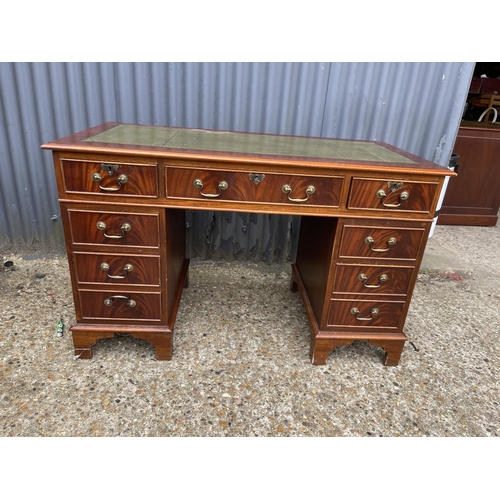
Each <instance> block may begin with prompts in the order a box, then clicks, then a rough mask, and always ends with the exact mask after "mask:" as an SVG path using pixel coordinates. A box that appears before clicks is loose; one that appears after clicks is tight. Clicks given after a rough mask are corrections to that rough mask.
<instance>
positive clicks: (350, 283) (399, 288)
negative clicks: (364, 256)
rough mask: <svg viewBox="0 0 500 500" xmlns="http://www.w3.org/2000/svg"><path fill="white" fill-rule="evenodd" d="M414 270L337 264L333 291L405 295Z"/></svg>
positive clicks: (409, 268)
mask: <svg viewBox="0 0 500 500" xmlns="http://www.w3.org/2000/svg"><path fill="white" fill-rule="evenodd" d="M414 270H415V268H414V267H390V266H359V265H349V264H337V269H336V273H335V282H334V285H333V293H344V294H346V293H351V294H364V293H367V294H372V295H403V296H405V295H406V294H407V291H408V287H409V285H410V280H411V277H412V274H413V271H414Z"/></svg>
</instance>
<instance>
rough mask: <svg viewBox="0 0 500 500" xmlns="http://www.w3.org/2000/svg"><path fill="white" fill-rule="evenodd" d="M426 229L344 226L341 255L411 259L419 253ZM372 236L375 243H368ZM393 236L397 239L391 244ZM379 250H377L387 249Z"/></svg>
mask: <svg viewBox="0 0 500 500" xmlns="http://www.w3.org/2000/svg"><path fill="white" fill-rule="evenodd" d="M424 233H425V230H424V229H423V228H398V227H378V226H361V225H359V226H358V225H356V226H350V225H346V226H344V230H343V232H342V242H341V244H340V252H339V256H340V257H364V258H371V259H411V260H415V259H416V258H417V257H418V255H419V250H420V247H421V245H422V240H423V236H424ZM368 237H371V238H373V240H374V243H373V244H368V243H366V238H368ZM391 238H395V239H396V243H395V244H394V245H389V240H390V239H391ZM386 249H387V251H384V252H378V251H376V250H386Z"/></svg>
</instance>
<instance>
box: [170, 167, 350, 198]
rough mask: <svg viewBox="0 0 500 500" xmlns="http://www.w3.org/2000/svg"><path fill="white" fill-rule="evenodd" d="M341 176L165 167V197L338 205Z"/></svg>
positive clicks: (342, 179)
mask: <svg viewBox="0 0 500 500" xmlns="http://www.w3.org/2000/svg"><path fill="white" fill-rule="evenodd" d="M343 182H344V177H342V176H336V177H312V176H301V175H287V174H262V173H259V172H257V171H256V172H255V173H247V172H232V171H224V170H205V169H190V168H178V167H167V198H181V199H182V198H185V199H190V200H206V201H210V200H218V201H235V202H249V203H251V202H257V203H279V204H292V205H295V204H304V205H313V206H314V205H322V206H328V207H338V206H339V200H340V191H341V189H342V184H343Z"/></svg>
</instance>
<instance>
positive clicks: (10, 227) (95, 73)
mask: <svg viewBox="0 0 500 500" xmlns="http://www.w3.org/2000/svg"><path fill="white" fill-rule="evenodd" d="M473 69H474V63H460V62H453V63H438V62H432V63H360V62H356V63H319V62H314V63H0V173H1V176H0V195H1V200H0V250H2V251H4V252H5V251H7V250H20V251H23V252H25V253H35V252H38V253H40V252H49V251H53V250H62V248H63V236H62V231H61V226H60V221H54V220H52V219H57V216H58V215H59V208H58V204H57V191H56V186H55V181H54V177H53V166H52V160H51V154H50V153H49V152H47V151H42V150H40V144H42V143H44V142H48V141H50V140H53V139H56V138H58V137H62V136H65V135H68V134H71V133H74V132H77V131H79V130H83V129H85V128H88V127H91V126H94V125H98V124H99V123H102V122H105V121H119V122H127V123H142V124H154V125H170V126H181V127H197V128H211V129H219V130H238V131H248V132H266V133H275V134H291V135H312V136H322V137H338V138H347V139H365V140H381V141H385V142H388V143H390V144H393V145H395V146H397V147H400V148H403V149H406V150H408V151H410V152H412V153H415V154H417V155H420V156H423V157H424V158H427V159H430V160H434V161H437V162H438V163H440V164H442V165H446V164H447V163H448V161H449V157H450V155H451V152H452V148H453V143H454V140H455V137H456V133H457V130H458V125H459V122H460V118H461V116H462V111H463V107H464V104H465V99H466V96H467V91H468V88H469V84H470V80H471V78H472V73H473ZM54 216H55V217H54ZM299 222H300V218H298V217H292V216H277V215H272V216H271V215H265V214H259V215H256V214H234V213H220V212H200V211H189V212H188V214H187V224H188V226H189V227H190V229H189V230H188V249H189V253H190V255H191V256H197V257H203V258H207V257H208V258H216V257H222V256H223V257H225V258H238V259H254V260H267V261H281V262H282V261H285V260H287V259H290V258H293V255H294V252H295V248H296V243H297V231H298V226H299Z"/></svg>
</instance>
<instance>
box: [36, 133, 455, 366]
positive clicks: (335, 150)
mask: <svg viewBox="0 0 500 500" xmlns="http://www.w3.org/2000/svg"><path fill="white" fill-rule="evenodd" d="M42 148H44V149H50V150H52V151H53V157H54V166H55V172H56V180H57V186H58V190H59V201H60V204H61V210H62V214H63V224H64V230H65V234H66V245H67V251H68V258H69V262H70V271H71V279H72V287H73V296H74V300H75V312H76V324H75V325H73V326H72V328H71V331H72V334H73V342H74V347H75V356H76V357H79V358H86V359H88V358H90V357H92V345H93V344H95V342H97V341H98V340H100V339H104V338H109V337H112V336H113V335H114V334H115V333H121V334H128V335H132V336H133V337H136V338H140V339H144V340H147V341H148V342H150V343H151V344H152V345H153V346H155V349H156V357H157V359H171V357H172V349H173V330H174V325H175V319H176V315H177V310H178V307H179V303H180V300H181V296H182V290H183V288H184V286H187V274H188V267H189V260H188V259H186V258H185V210H186V209H190V210H230V211H245V212H263V213H271V214H292V215H302V216H303V217H302V221H301V228H300V237H299V245H298V252H297V258H296V262H295V263H294V264H293V265H292V281H291V289H292V290H299V291H300V293H301V296H302V299H303V301H304V305H305V309H306V313H307V315H308V318H309V323H310V326H311V348H310V356H311V360H312V363H314V364H324V363H325V362H326V359H327V356H328V353H329V352H330V351H332V350H334V349H335V348H336V347H337V346H341V345H349V344H350V343H352V342H353V341H356V340H367V341H368V342H369V343H370V344H372V345H374V346H379V347H382V348H383V349H384V350H385V351H386V359H385V364H386V365H397V364H398V362H399V359H400V356H401V352H402V350H403V347H404V344H405V341H406V340H407V338H406V335H405V334H404V333H403V327H404V321H405V318H406V314H407V311H408V307H409V304H410V299H411V294H412V291H413V287H414V285H415V281H416V277H417V272H418V267H419V265H420V262H421V259H422V255H423V252H424V248H425V243H426V240H427V236H428V233H429V230H430V226H431V223H432V219H433V217H434V212H435V209H436V205H437V202H438V197H439V193H440V191H441V188H442V185H443V181H444V178H445V176H447V175H448V176H449V175H455V174H454V173H453V172H451V171H450V170H448V169H447V168H443V167H440V166H439V165H436V164H434V163H431V162H428V161H426V160H423V159H422V158H418V157H416V156H414V155H411V154H409V153H407V152H405V151H401V150H399V149H397V148H395V147H393V146H390V145H388V144H383V143H379V142H369V141H345V140H335V139H323V138H308V137H292V136H278V135H266V134H245V133H238V132H216V131H205V130H193V129H179V128H169V127H151V126H139V125H126V124H117V123H106V124H103V125H100V126H98V127H94V128H92V129H89V130H85V131H83V132H79V133H77V134H74V135H72V136H69V137H65V138H62V139H58V140H56V141H54V142H51V143H48V144H44V145H43V146H42ZM282 334H283V335H286V334H287V332H282Z"/></svg>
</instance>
